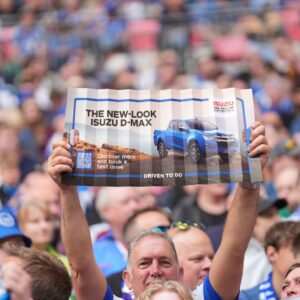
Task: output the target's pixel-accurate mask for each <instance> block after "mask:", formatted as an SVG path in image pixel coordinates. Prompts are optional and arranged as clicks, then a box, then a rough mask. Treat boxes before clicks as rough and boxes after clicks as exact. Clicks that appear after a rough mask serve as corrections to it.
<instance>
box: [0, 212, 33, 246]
mask: <svg viewBox="0 0 300 300" xmlns="http://www.w3.org/2000/svg"><path fill="white" fill-rule="evenodd" d="M4 244H11V245H16V246H26V247H30V246H31V239H30V238H28V237H27V236H25V235H24V234H23V233H22V232H21V230H20V228H19V224H18V221H17V219H16V217H15V216H14V214H13V213H12V211H11V210H9V209H7V208H2V209H1V210H0V248H2V247H3V245H4Z"/></svg>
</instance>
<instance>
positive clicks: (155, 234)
mask: <svg viewBox="0 0 300 300" xmlns="http://www.w3.org/2000/svg"><path fill="white" fill-rule="evenodd" d="M148 236H150V237H158V238H161V239H163V240H165V241H166V242H167V243H168V244H169V245H170V247H171V249H172V252H173V256H174V259H175V262H176V265H177V269H178V268H179V263H178V257H177V253H176V249H175V246H174V243H173V241H172V239H171V238H170V237H169V236H168V235H167V234H165V233H163V232H161V231H158V230H155V229H147V230H143V231H141V232H140V234H138V235H137V236H136V237H135V238H134V239H133V240H132V242H131V243H130V245H129V248H128V257H127V265H128V269H130V267H131V256H132V251H133V249H134V248H135V246H136V245H137V243H138V242H139V241H141V240H142V239H143V238H145V237H148Z"/></svg>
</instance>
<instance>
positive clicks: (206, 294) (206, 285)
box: [103, 276, 222, 300]
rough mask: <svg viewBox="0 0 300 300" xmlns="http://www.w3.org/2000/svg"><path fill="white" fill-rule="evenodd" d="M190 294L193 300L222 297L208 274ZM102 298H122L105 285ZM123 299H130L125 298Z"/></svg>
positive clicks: (111, 299)
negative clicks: (104, 292) (105, 288)
mask: <svg viewBox="0 0 300 300" xmlns="http://www.w3.org/2000/svg"><path fill="white" fill-rule="evenodd" d="M192 296H193V299H194V300H222V298H221V297H220V296H219V295H218V294H217V292H216V291H215V290H214V288H213V287H212V285H211V284H210V281H209V278H208V276H207V277H206V278H205V280H204V281H203V283H202V284H201V285H199V286H198V287H197V288H196V289H195V290H194V291H193V292H192ZM123 299H124V298H123ZM103 300H122V298H119V297H117V296H115V295H114V294H113V293H112V290H111V288H110V287H109V286H107V290H106V294H105V296H104V299H103ZM125 300H130V299H129V298H126V299H125ZM131 300H132V298H131Z"/></svg>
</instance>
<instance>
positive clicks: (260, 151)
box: [249, 144, 270, 157]
mask: <svg viewBox="0 0 300 300" xmlns="http://www.w3.org/2000/svg"><path fill="white" fill-rule="evenodd" d="M269 151H270V147H269V146H268V145H266V144H260V145H259V146H257V147H256V148H254V149H253V150H252V151H250V152H249V156H250V157H255V156H259V155H266V154H269Z"/></svg>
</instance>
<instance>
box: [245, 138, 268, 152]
mask: <svg viewBox="0 0 300 300" xmlns="http://www.w3.org/2000/svg"><path fill="white" fill-rule="evenodd" d="M262 144H264V145H268V142H267V139H266V137H265V136H264V135H259V136H257V137H255V139H254V140H253V141H252V142H251V143H250V145H249V146H248V152H249V155H250V153H251V152H252V151H253V150H254V149H256V148H257V147H258V146H260V145H262Z"/></svg>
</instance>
